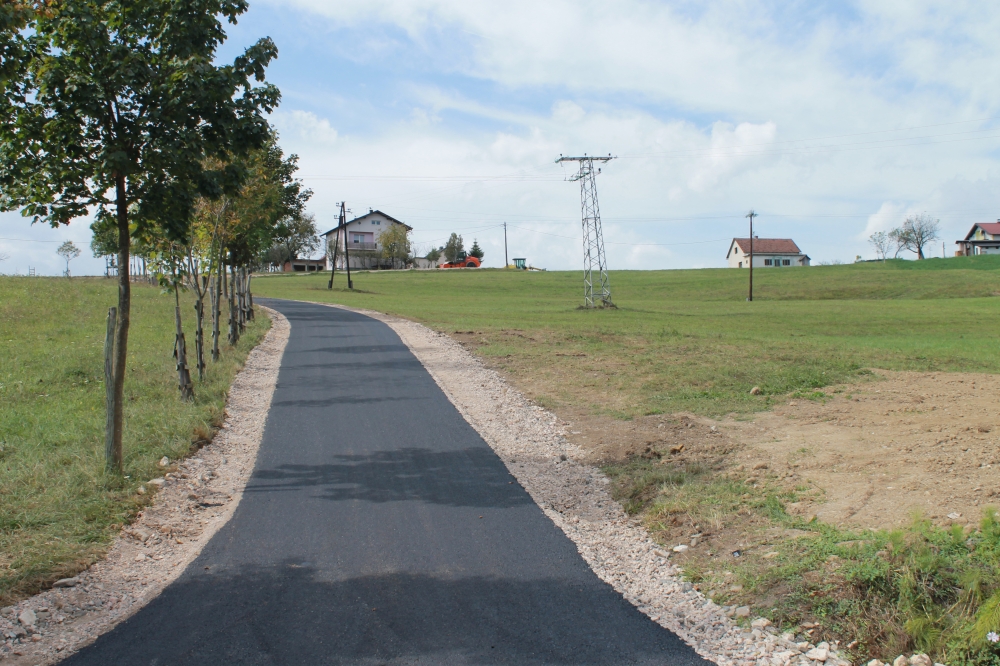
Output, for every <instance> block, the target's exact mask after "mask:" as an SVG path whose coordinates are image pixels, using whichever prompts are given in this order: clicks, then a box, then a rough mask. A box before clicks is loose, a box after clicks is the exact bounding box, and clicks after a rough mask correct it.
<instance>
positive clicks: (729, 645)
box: [318, 303, 849, 666]
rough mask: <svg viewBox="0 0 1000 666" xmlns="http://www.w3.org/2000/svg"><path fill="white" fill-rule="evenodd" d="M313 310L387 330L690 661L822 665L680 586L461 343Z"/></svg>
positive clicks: (555, 427)
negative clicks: (683, 647) (685, 649)
mask: <svg viewBox="0 0 1000 666" xmlns="http://www.w3.org/2000/svg"><path fill="white" fill-rule="evenodd" d="M318 305H327V306H329V307H338V308H341V309H344V310H349V311H351V312H357V313H359V314H364V315H367V316H369V317H372V318H373V319H377V320H379V321H381V322H383V323H385V324H386V325H388V326H389V327H390V328H392V330H393V331H395V332H396V334H397V335H398V336H399V337H400V339H401V340H402V341H403V343H404V344H405V345H406V346H407V347H408V348H409V349H410V351H411V352H412V353H413V354H414V356H416V357H417V359H418V360H419V361H420V362H421V363H422V364H423V366H424V368H426V369H427V371H428V372H429V373H430V375H431V376H432V377H433V378H434V381H435V382H437V384H438V386H439V387H441V390H442V391H444V393H445V395H446V396H448V399H449V400H450V401H451V402H452V404H454V405H455V408H456V409H458V411H459V412H460V413H461V414H462V416H463V417H464V418H465V420H466V421H468V423H469V424H470V425H471V426H472V427H473V428H474V429H475V430H476V431H477V432H478V433H479V434H480V435H481V436H482V437H483V439H484V440H485V441H486V442H487V443H488V444H489V445H490V447H491V448H492V449H493V450H494V451H495V452H496V453H497V455H498V456H500V458H501V460H503V462H504V464H505V465H506V466H507V468H508V469H509V470H510V472H511V473H512V474H513V475H514V476H515V477H516V478H517V480H518V482H519V483H521V485H522V486H523V487H524V488H525V489H526V490H527V491H528V493H529V494H530V495H531V497H532V499H534V501H535V502H536V503H537V504H538V506H539V507H541V509H542V510H543V511H544V512H545V515H547V516H548V517H549V518H550V519H551V520H552V522H553V523H555V524H556V525H557V526H558V527H559V528H560V529H561V530H562V531H563V532H564V533H565V534H566V536H568V537H569V538H570V540H572V541H573V543H574V544H576V547H577V550H578V551H579V552H580V554H581V555H582V556H583V558H584V560H585V561H586V562H587V563H588V564H589V565H590V568H591V569H592V570H593V571H594V573H596V574H597V575H598V577H600V578H601V579H602V580H603V581H605V582H606V583H608V584H609V585H611V586H612V587H613V588H614V589H615V590H617V591H618V592H619V593H620V594H622V596H624V597H625V598H626V599H627V600H628V601H629V602H630V603H632V604H633V605H634V606H635V607H636V608H637V609H639V610H640V611H641V612H643V613H645V614H646V615H647V616H649V617H650V618H651V619H652V620H653V621H655V622H657V623H659V624H660V625H661V626H663V627H665V628H667V629H669V630H671V631H673V632H674V633H676V634H677V635H678V636H680V637H681V638H682V639H683V640H684V641H685V642H686V643H687V644H688V645H690V646H691V647H693V648H694V649H695V650H696V651H697V652H698V654H700V655H701V656H703V657H705V658H706V659H709V660H711V661H713V662H715V663H717V664H720V665H721V666H736V665H740V666H748V665H750V664H753V665H754V666H772V665H773V666H787V665H789V664H801V665H803V666H805V665H806V664H808V665H809V666H822V664H823V661H820V660H814V659H813V660H811V659H808V658H807V657H806V655H805V654H804V653H806V652H808V651H809V650H811V649H812V648H814V647H816V646H813V645H811V644H808V645H807V644H805V643H799V644H797V645H796V644H794V643H793V642H792V641H791V640H790V638H789V637H787V636H780V637H779V636H777V635H776V634H775V633H774V630H773V628H770V627H767V628H765V627H759V628H755V629H753V630H752V631H748V630H744V629H742V628H740V627H739V626H737V625H736V624H735V623H734V622H733V621H732V620H731V619H730V618H729V617H728V616H727V615H726V614H725V613H724V611H723V609H722V608H721V607H720V606H718V605H716V604H715V603H714V602H712V601H710V600H709V599H707V598H706V597H705V596H704V595H702V594H701V593H700V592H698V591H697V590H694V589H693V588H692V586H691V585H690V584H688V583H685V581H684V580H683V579H682V578H681V572H680V570H679V569H678V568H677V567H676V566H674V565H673V564H672V563H671V562H670V561H669V553H667V552H665V551H664V549H663V548H662V547H660V546H659V545H657V544H656V543H654V542H653V540H652V539H651V538H650V536H649V533H648V532H647V531H646V529H645V528H644V527H643V526H642V525H641V524H639V523H638V522H637V521H635V520H633V519H630V518H629V517H628V515H627V514H626V513H625V511H624V510H623V509H622V507H621V505H620V504H619V503H618V502H616V501H614V500H613V499H612V498H611V495H610V493H609V492H608V490H607V488H606V486H607V484H608V483H609V480H608V478H607V477H606V476H605V475H604V474H603V473H602V472H601V471H600V470H599V469H597V468H594V467H592V466H590V465H588V464H585V463H584V462H583V460H584V454H583V451H582V450H581V449H579V447H577V446H575V445H573V444H571V443H569V442H568V441H567V440H566V437H565V435H566V434H567V432H566V430H565V426H566V425H567V424H565V423H563V422H562V421H560V420H559V418H558V417H556V416H555V415H554V414H552V413H551V412H548V411H546V410H544V409H542V408H541V407H539V406H537V405H533V404H532V403H531V401H530V400H528V399H527V398H526V397H525V396H524V395H523V394H522V393H521V392H520V391H518V390H516V389H514V388H513V387H511V386H510V385H509V384H508V383H507V382H506V381H505V380H504V379H503V378H502V377H501V376H500V375H499V374H498V373H497V372H495V371H494V370H491V369H489V368H487V367H486V366H484V365H483V364H482V362H481V361H479V360H478V359H477V358H476V357H475V356H473V355H472V354H471V353H469V352H468V351H467V350H466V349H465V348H464V347H462V346H461V345H460V344H458V343H457V342H455V341H454V340H452V339H451V338H450V337H448V336H447V335H444V334H441V333H436V332H434V331H432V330H431V329H429V328H427V327H426V326H423V325H422V324H418V323H416V322H412V321H409V320H407V319H403V318H400V317H397V316H394V315H387V314H383V313H380V312H375V311H372V310H362V309H356V308H349V307H346V306H340V305H332V304H330V303H319V304H318ZM818 647H819V648H820V649H825V650H826V653H825V654H826V656H825V659H826V661H825V663H826V664H828V665H830V666H833V665H840V666H845V665H846V666H849V662H846V661H842V660H841V659H839V657H838V654H837V650H836V649H835V646H826V645H825V644H821V645H820V646H818ZM813 654H816V653H813Z"/></svg>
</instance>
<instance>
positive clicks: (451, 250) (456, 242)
mask: <svg viewBox="0 0 1000 666" xmlns="http://www.w3.org/2000/svg"><path fill="white" fill-rule="evenodd" d="M464 251H465V242H464V241H463V240H462V237H461V236H459V235H458V234H456V233H453V234H452V235H451V236H449V237H448V242H447V243H445V244H444V245H442V246H441V247H438V248H433V249H431V251H430V252H428V253H427V257H426V258H427V259H430V260H431V261H437V260H438V259H440V258H441V257H442V256H443V257H444V258H445V259H446V260H447V261H449V262H453V261H457V260H458V257H459V256H460V255H461V254H462V252H464ZM485 254H486V253H485V252H483V249H482V248H481V247H479V241H478V240H475V239H473V241H472V247H471V248H470V249H469V256H470V257H475V258H476V259H479V260H482V258H483V256H485Z"/></svg>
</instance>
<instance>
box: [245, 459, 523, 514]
mask: <svg viewBox="0 0 1000 666" xmlns="http://www.w3.org/2000/svg"><path fill="white" fill-rule="evenodd" d="M333 459H334V460H335V461H337V462H334V463H329V464H323V465H293V464H286V465H279V466H278V467H275V468H272V469H258V470H257V471H256V472H255V473H254V476H253V479H252V480H251V481H250V483H249V485H247V489H246V492H247V493H267V492H282V491H289V490H298V489H301V488H317V489H318V490H319V491H320V492H321V493H322V494H320V495H317V496H316V497H319V498H320V499H328V500H334V501H342V500H364V501H367V502H400V501H407V500H416V501H420V502H430V503H432V504H444V505H448V506H474V507H495V508H509V507H514V506H521V505H526V504H531V498H530V496H528V494H527V493H525V492H524V491H523V490H521V487H520V485H518V484H517V482H516V481H515V480H514V477H513V476H512V475H511V474H510V473H509V472H508V471H507V469H506V468H505V467H504V466H503V465H502V464H497V462H498V461H497V458H496V456H495V455H494V454H493V452H492V451H490V450H489V449H486V448H478V447H477V448H466V449H460V450H451V451H433V450H431V449H426V448H403V449H393V450H391V451H376V452H373V453H370V454H365V455H336V456H333Z"/></svg>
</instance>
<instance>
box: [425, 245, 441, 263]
mask: <svg viewBox="0 0 1000 666" xmlns="http://www.w3.org/2000/svg"><path fill="white" fill-rule="evenodd" d="M443 252H444V247H432V248H431V251H430V252H428V253H427V256H426V257H424V258H425V259H427V260H428V261H437V260H438V259H440V258H441V254H442V253H443Z"/></svg>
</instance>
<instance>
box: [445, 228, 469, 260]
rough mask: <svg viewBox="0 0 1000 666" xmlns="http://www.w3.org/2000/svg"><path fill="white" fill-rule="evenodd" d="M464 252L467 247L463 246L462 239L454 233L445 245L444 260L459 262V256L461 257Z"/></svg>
mask: <svg viewBox="0 0 1000 666" xmlns="http://www.w3.org/2000/svg"><path fill="white" fill-rule="evenodd" d="M464 250H465V245H463V244H462V237H461V236H459V235H458V234H455V233H453V234H452V235H451V236H449V237H448V242H447V243H445V244H444V250H443V252H444V258H445V259H447V260H448V261H449V262H452V261H457V260H458V255H460V254H461V253H462V252H463V251H464Z"/></svg>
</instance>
